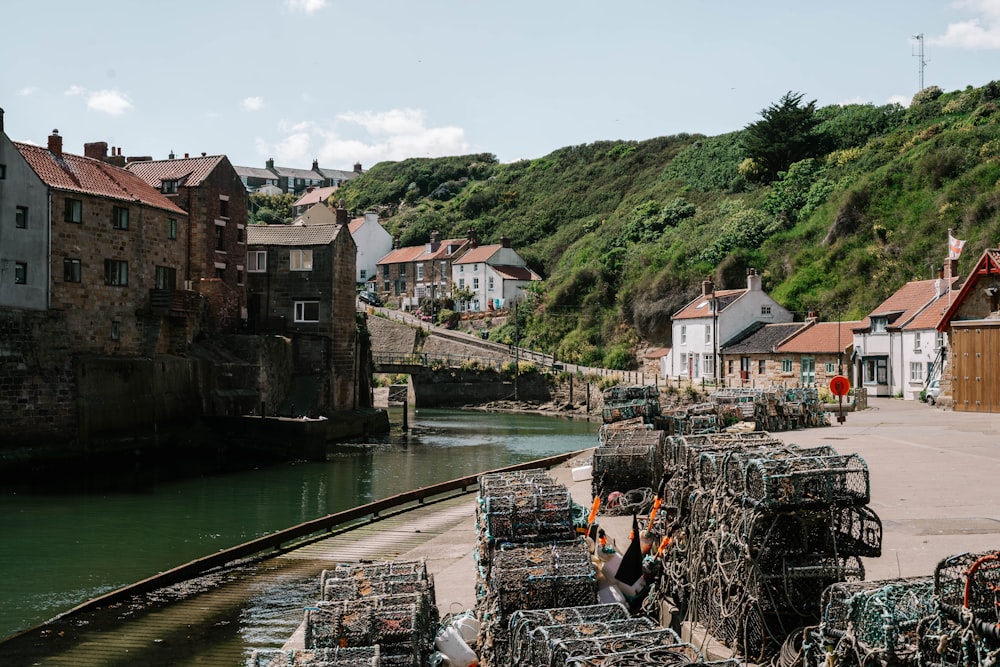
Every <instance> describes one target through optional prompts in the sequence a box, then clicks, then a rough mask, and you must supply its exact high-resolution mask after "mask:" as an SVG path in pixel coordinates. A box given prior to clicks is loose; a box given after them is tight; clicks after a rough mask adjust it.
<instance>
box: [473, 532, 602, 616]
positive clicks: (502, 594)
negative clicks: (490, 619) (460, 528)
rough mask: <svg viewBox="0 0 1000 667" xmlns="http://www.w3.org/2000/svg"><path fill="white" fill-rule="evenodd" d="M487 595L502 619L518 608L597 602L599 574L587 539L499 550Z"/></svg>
mask: <svg viewBox="0 0 1000 667" xmlns="http://www.w3.org/2000/svg"><path fill="white" fill-rule="evenodd" d="M487 596H488V597H489V598H490V599H491V600H492V602H493V605H492V606H493V608H494V610H495V612H496V615H497V616H498V617H499V618H500V619H501V621H506V620H507V619H509V618H510V615H511V614H512V613H514V612H515V611H517V610H518V609H547V608H552V607H572V606H576V605H594V604H597V574H596V571H595V568H594V564H593V563H592V562H591V560H590V554H589V552H588V551H587V545H586V542H584V541H583V540H582V539H578V540H574V541H573V542H562V543H557V544H553V545H550V546H543V547H534V546H523V547H522V546H517V545H515V546H512V547H511V548H509V549H506V550H501V551H498V552H497V553H496V557H495V561H494V564H493V568H492V570H491V571H490V577H489V581H488V591H487ZM504 624H506V623H504Z"/></svg>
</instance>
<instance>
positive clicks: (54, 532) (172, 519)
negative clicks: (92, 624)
mask: <svg viewBox="0 0 1000 667" xmlns="http://www.w3.org/2000/svg"><path fill="white" fill-rule="evenodd" d="M390 418H391V420H392V422H393V423H394V424H398V423H399V421H400V416H399V414H398V413H397V414H393V413H392V412H390ZM410 427H411V432H410V435H409V437H408V438H407V439H406V441H403V440H402V439H401V438H399V437H390V438H387V439H386V440H385V441H383V442H378V443H365V445H364V446H362V447H351V448H342V449H341V450H340V451H338V452H336V453H334V454H332V455H331V457H330V459H329V460H328V461H327V462H325V463H309V462H293V463H284V464H279V465H274V466H269V467H266V468H260V469H257V470H249V471H243V472H233V473H227V474H221V475H212V476H202V477H194V478H190V479H185V480H174V481H162V482H141V481H132V480H125V481H129V482H132V483H126V484H121V485H116V488H129V489H130V491H128V492H113V493H111V492H89V493H54V492H52V491H46V492H30V491H28V492H26V491H23V490H22V491H18V492H14V491H9V490H8V491H4V492H3V493H2V495H0V535H2V536H3V539H2V540H0V637H7V636H9V635H11V634H14V633H15V632H17V631H18V630H21V629H24V628H28V627H31V626H34V625H37V624H38V623H40V622H42V621H44V620H46V619H48V618H51V617H53V616H55V615H56V614H58V613H60V612H63V611H65V610H67V609H70V608H72V607H73V606H75V605H77V604H79V603H81V602H83V601H85V600H87V599H90V598H92V597H95V596H97V595H100V594H102V593H105V592H107V591H110V590H114V589H116V588H119V587H121V586H124V585H127V584H130V583H133V582H135V581H138V580H140V579H143V578H145V577H148V576H150V575H153V574H156V573H157V572H161V571H163V570H167V569H170V568H172V567H175V566H177V565H180V564H182V563H185V562H187V561H189V560H193V559H195V558H199V557H201V556H205V555H207V554H209V553H212V552H214V551H217V550H219V549H225V548H228V547H231V546H234V545H237V544H240V543H242V542H246V541H247V540H251V539H254V538H256V537H260V536H262V535H265V534H267V533H270V532H274V531H276V530H280V529H283V528H287V527H289V526H293V525H295V524H298V523H302V522H303V521H309V520H311V519H315V518H318V517H321V516H324V515H326V514H331V513H333V512H338V511H340V510H343V509H347V508H350V507H354V506H356V505H361V504H364V503H367V502H371V501H373V500H378V499H380V498H385V497H387V496H391V495H394V494H396V493H400V492H402V491H408V490H410V489H414V488H417V487H420V486H426V485H428V484H434V483H436V482H443V481H446V480H449V479H454V478H456V477H463V476H465V475H471V474H475V473H478V472H481V471H484V470H490V469H494V468H500V467H503V466H507V465H511V464H514V463H520V462H523V461H528V460H532V459H536V458H541V457H545V456H551V455H553V454H558V453H561V452H566V451H575V450H579V449H586V448H588V447H593V446H595V445H596V444H597V440H596V433H597V427H596V425H594V424H589V423H586V422H575V421H568V420H562V419H551V418H545V417H537V416H533V415H506V414H490V413H478V412H462V411H457V410H419V411H417V412H416V413H412V412H411V416H410Z"/></svg>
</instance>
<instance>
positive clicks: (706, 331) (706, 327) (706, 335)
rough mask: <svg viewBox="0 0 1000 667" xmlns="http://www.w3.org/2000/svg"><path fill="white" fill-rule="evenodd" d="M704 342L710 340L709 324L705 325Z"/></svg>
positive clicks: (710, 328) (709, 341)
mask: <svg viewBox="0 0 1000 667" xmlns="http://www.w3.org/2000/svg"><path fill="white" fill-rule="evenodd" d="M705 342H706V343H711V342H712V327H711V325H708V324H706V325H705Z"/></svg>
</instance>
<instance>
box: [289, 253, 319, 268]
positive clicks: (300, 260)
mask: <svg viewBox="0 0 1000 667" xmlns="http://www.w3.org/2000/svg"><path fill="white" fill-rule="evenodd" d="M288 268H289V269H291V270H292V271H312V270H313V251H312V250H290V251H289V254H288Z"/></svg>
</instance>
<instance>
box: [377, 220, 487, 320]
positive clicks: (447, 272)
mask: <svg viewBox="0 0 1000 667" xmlns="http://www.w3.org/2000/svg"><path fill="white" fill-rule="evenodd" d="M476 245H478V242H477V241H476V236H475V233H474V232H473V231H472V230H469V234H468V236H467V237H466V238H464V239H445V240H443V241H442V240H441V234H440V233H438V232H436V231H435V232H432V233H431V239H430V241H428V242H427V243H426V244H424V245H422V246H407V247H405V248H396V249H394V250H392V251H391V252H389V254H387V255H386V256H385V257H383V258H382V259H380V260H379V261H378V262H376V264H375V266H376V277H375V286H376V289H377V291H378V293H379V294H380V295H381V296H382V297H383V299H385V301H386V302H389V301H394V302H395V303H396V305H397V306H399V307H400V308H402V309H405V310H410V309H415V308H417V307H418V306H419V305H420V300H421V299H425V298H427V299H439V298H441V297H445V296H450V295H451V293H452V289H453V284H452V281H451V276H452V265H453V264H454V262H455V261H457V260H458V259H460V258H461V257H462V255H464V254H465V253H466V252H467V251H468V250H469V249H470V248H474V247H475V246H476Z"/></svg>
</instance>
